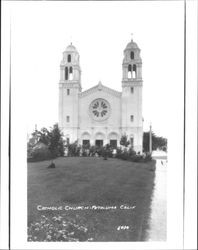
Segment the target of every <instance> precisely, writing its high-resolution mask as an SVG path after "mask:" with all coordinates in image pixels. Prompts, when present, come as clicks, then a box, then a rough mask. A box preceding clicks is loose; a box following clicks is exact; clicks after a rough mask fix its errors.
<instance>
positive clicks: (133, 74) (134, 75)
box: [132, 64, 137, 78]
mask: <svg viewBox="0 0 198 250" xmlns="http://www.w3.org/2000/svg"><path fill="white" fill-rule="evenodd" d="M136 68H137V67H136V65H135V64H134V65H133V73H132V76H133V78H136Z"/></svg>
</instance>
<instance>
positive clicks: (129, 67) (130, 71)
mask: <svg viewBox="0 0 198 250" xmlns="http://www.w3.org/2000/svg"><path fill="white" fill-rule="evenodd" d="M128 78H132V67H131V64H129V65H128Z"/></svg>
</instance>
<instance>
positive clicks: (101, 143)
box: [95, 140, 103, 147]
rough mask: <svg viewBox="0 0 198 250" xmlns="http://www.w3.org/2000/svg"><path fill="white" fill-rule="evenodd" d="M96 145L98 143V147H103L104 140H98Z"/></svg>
mask: <svg viewBox="0 0 198 250" xmlns="http://www.w3.org/2000/svg"><path fill="white" fill-rule="evenodd" d="M95 145H96V146H97V147H102V146H103V140H96V143H95Z"/></svg>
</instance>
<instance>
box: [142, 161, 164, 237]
mask: <svg viewBox="0 0 198 250" xmlns="http://www.w3.org/2000/svg"><path fill="white" fill-rule="evenodd" d="M156 161H157V162H156V171H155V173H156V176H155V187H154V192H153V197H152V202H151V215H150V219H149V229H148V230H147V232H146V241H165V240H166V205H167V204H166V201H167V199H166V171H167V162H166V160H164V159H162V160H161V159H157V160H156Z"/></svg>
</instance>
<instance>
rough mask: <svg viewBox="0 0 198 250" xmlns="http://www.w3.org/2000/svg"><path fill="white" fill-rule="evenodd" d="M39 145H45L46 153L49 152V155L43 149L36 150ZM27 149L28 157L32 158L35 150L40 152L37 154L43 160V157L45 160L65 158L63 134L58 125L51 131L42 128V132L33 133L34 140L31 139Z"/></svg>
mask: <svg viewBox="0 0 198 250" xmlns="http://www.w3.org/2000/svg"><path fill="white" fill-rule="evenodd" d="M38 143H43V144H44V145H46V149H45V151H47V150H48V152H49V153H48V152H47V153H46V152H44V150H43V148H42V149H41V148H36V147H37V145H38ZM44 145H43V146H44ZM27 149H28V156H31V154H32V152H34V151H35V149H36V150H37V151H38V152H36V153H37V154H39V157H40V158H42V157H41V156H43V158H47V157H48V158H55V157H58V156H63V155H64V140H63V134H62V133H61V131H60V129H59V127H58V124H54V125H53V127H52V128H51V129H50V130H48V129H47V128H42V129H41V130H40V131H38V130H35V131H34V132H33V133H32V138H30V140H29V142H28V148H27Z"/></svg>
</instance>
